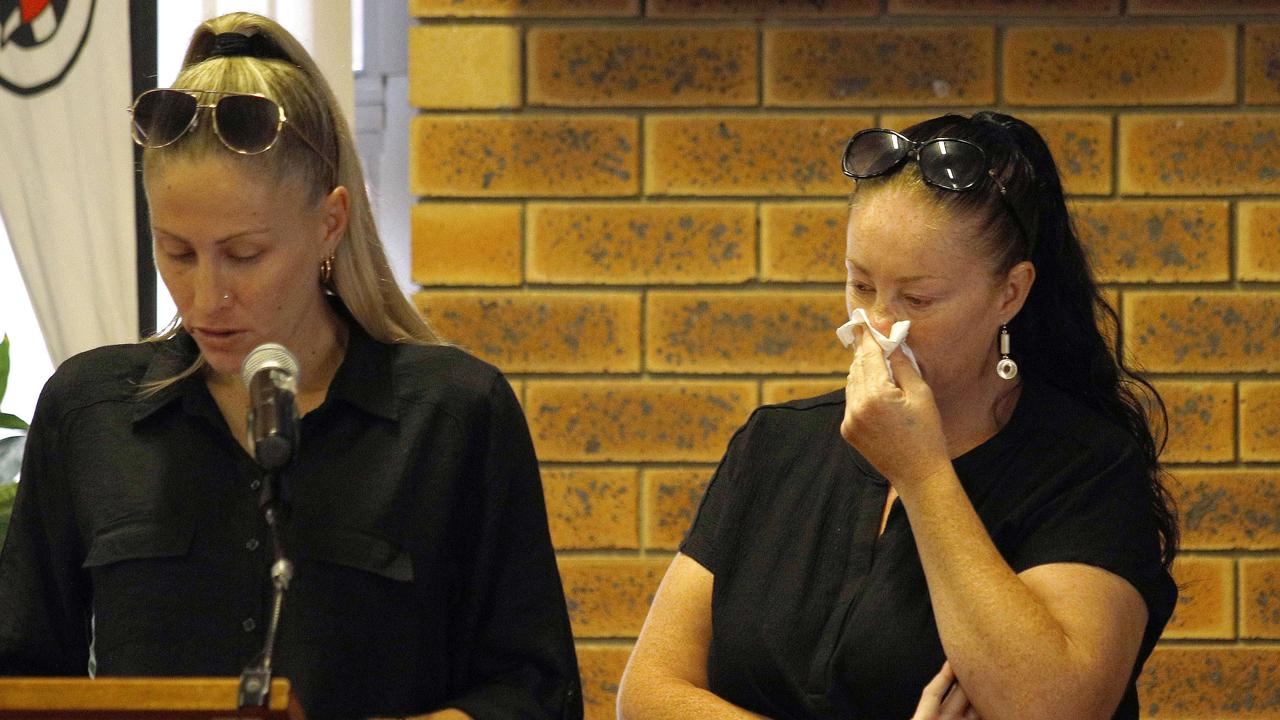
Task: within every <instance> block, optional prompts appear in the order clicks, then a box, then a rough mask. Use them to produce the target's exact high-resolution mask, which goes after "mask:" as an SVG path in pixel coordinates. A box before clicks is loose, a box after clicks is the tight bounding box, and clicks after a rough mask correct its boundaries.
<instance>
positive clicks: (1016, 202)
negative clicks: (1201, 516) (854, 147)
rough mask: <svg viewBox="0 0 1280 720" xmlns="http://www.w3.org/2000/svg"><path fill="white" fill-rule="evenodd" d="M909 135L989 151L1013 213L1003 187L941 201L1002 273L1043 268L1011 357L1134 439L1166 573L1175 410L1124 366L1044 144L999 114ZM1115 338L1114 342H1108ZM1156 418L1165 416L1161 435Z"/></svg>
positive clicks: (1113, 323)
mask: <svg viewBox="0 0 1280 720" xmlns="http://www.w3.org/2000/svg"><path fill="white" fill-rule="evenodd" d="M903 134H905V135H906V136H907V137H909V138H911V139H913V140H916V141H923V140H927V139H931V138H936V137H952V138H959V139H964V140H970V141H972V142H974V143H976V144H977V145H979V146H980V147H982V148H983V151H984V152H986V153H987V156H988V162H989V163H990V165H991V167H992V169H993V170H994V171H995V174H996V177H997V178H999V179H1000V181H1001V184H1003V185H1004V186H1005V189H1006V198H1007V199H1008V201H1009V204H1010V205H1011V206H1012V209H1013V210H1014V211H1015V212H1014V213H1013V214H1011V213H1010V212H1009V211H1008V208H1006V207H1005V205H1004V203H1003V202H1002V201H1001V200H1000V195H999V191H998V190H997V189H995V188H989V189H984V188H979V189H977V190H975V191H974V192H963V193H942V194H941V195H942V201H943V202H944V203H945V204H947V205H949V206H952V207H954V208H955V209H956V210H957V211H960V212H976V213H977V214H978V215H977V216H978V217H982V218H984V219H985V224H986V228H987V230H988V232H986V233H985V237H986V239H987V240H988V242H989V243H990V244H991V247H990V251H991V255H992V257H994V258H997V262H996V265H997V270H998V271H999V272H1007V271H1008V270H1009V269H1010V268H1012V267H1013V266H1014V265H1016V264H1017V263H1018V262H1019V261H1021V260H1026V259H1030V260H1031V262H1032V264H1034V265H1035V268H1036V280H1035V283H1034V284H1033V285H1032V287H1031V292H1030V294H1029V295H1028V296H1027V300H1026V304H1025V305H1023V307H1022V310H1021V311H1020V312H1019V313H1018V315H1017V316H1016V317H1014V318H1013V320H1011V321H1010V322H1009V334H1010V335H1011V337H1012V338H1013V339H1014V343H1013V353H1012V355H1013V357H1014V359H1015V360H1016V361H1017V363H1018V365H1019V366H1020V367H1023V368H1026V369H1027V370H1028V371H1029V372H1032V373H1034V374H1035V375H1036V376H1037V377H1039V378H1041V379H1043V380H1044V381H1045V382H1047V383H1050V384H1052V385H1054V386H1056V387H1058V388H1060V389H1061V390H1063V391H1065V392H1067V393H1069V394H1071V395H1073V396H1075V397H1078V398H1080V399H1081V400H1083V401H1084V402H1085V403H1086V404H1087V405H1089V406H1090V407H1092V408H1094V409H1096V410H1098V411H1100V412H1101V413H1103V414H1104V415H1105V416H1107V417H1109V418H1111V419H1112V420H1113V421H1115V422H1116V423H1117V424H1118V425H1120V427H1122V428H1123V429H1124V430H1125V431H1127V432H1128V434H1129V435H1130V436H1131V437H1132V438H1133V440H1134V442H1135V443H1136V444H1137V446H1138V448H1139V449H1140V451H1141V453H1142V457H1143V459H1144V461H1145V462H1144V465H1145V467H1146V470H1147V473H1148V477H1149V483H1148V487H1149V491H1150V492H1149V501H1150V504H1151V510H1152V513H1153V515H1154V517H1155V520H1156V523H1157V526H1158V529H1159V532H1160V536H1161V541H1162V560H1163V562H1164V564H1165V567H1168V566H1169V564H1170V563H1172V561H1173V558H1174V556H1175V555H1176V554H1177V550H1178V536H1179V532H1178V521H1177V514H1176V511H1175V504H1174V500H1173V498H1172V496H1171V495H1170V493H1169V491H1168V489H1167V488H1166V487H1165V485H1164V482H1163V479H1164V475H1165V474H1164V472H1163V470H1162V469H1161V467H1160V462H1159V455H1160V451H1161V450H1162V449H1163V448H1164V445H1165V442H1166V440H1167V438H1168V429H1167V428H1168V413H1167V411H1166V409H1165V406H1164V401H1163V400H1161V398H1160V394H1159V393H1158V392H1156V390H1155V388H1154V387H1152V386H1151V383H1149V382H1148V381H1147V380H1145V379H1144V378H1142V377H1141V376H1140V375H1138V374H1137V373H1136V372H1135V371H1134V370H1133V369H1132V368H1130V367H1129V365H1128V364H1127V363H1126V362H1125V359H1124V356H1123V353H1122V352H1121V342H1120V332H1121V327H1120V321H1119V317H1118V316H1117V314H1116V311H1115V309H1114V308H1112V307H1111V305H1110V304H1109V303H1108V302H1107V300H1106V298H1104V297H1103V296H1102V294H1101V293H1100V292H1099V289H1098V286H1097V283H1095V282H1094V279H1093V272H1092V269H1091V267H1090V264H1089V259H1088V257H1087V255H1086V253H1085V250H1084V247H1083V245H1081V243H1080V240H1079V238H1078V237H1077V235H1076V233H1075V230H1074V228H1073V227H1072V223H1071V216H1070V214H1069V213H1068V211H1067V205H1066V198H1065V195H1064V193H1063V190H1062V181H1061V179H1060V178H1059V176H1058V168H1057V165H1056V164H1055V163H1054V161H1053V156H1052V155H1051V154H1050V152H1049V148H1048V146H1047V145H1046V144H1045V142H1044V139H1043V138H1042V137H1041V136H1040V134H1039V133H1038V132H1036V130H1035V129H1034V128H1032V127H1031V126H1030V125H1028V124H1027V123H1025V122H1023V121H1021V120H1018V119H1017V118H1014V117H1011V116H1009V115H1003V114H1000V113H994V112H981V113H978V114H976V115H974V116H973V117H972V118H965V117H962V116H959V115H947V116H943V117H940V118H935V119H933V120H929V121H926V122H923V123H920V124H918V125H915V126H913V127H912V128H910V129H908V130H907V131H905V132H904V133H903ZM988 184H990V182H989V181H988ZM1025 236H1029V237H1025ZM1108 336H1109V337H1111V338H1113V339H1114V340H1115V342H1114V343H1111V344H1109V343H1108V342H1107V337H1108ZM1151 416H1155V417H1157V418H1158V420H1159V422H1158V423H1157V427H1158V428H1159V431H1160V432H1159V438H1158V439H1157V438H1156V437H1155V435H1154V434H1153V432H1152V426H1151V419H1150V418H1151Z"/></svg>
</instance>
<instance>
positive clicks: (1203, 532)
mask: <svg viewBox="0 0 1280 720" xmlns="http://www.w3.org/2000/svg"><path fill="white" fill-rule="evenodd" d="M1169 487H1170V490H1171V491H1172V492H1173V495H1174V498H1175V499H1176V501H1177V504H1178V511H1179V514H1180V516H1181V523H1180V525H1181V527H1182V542H1183V546H1184V547H1186V548H1187V549H1193V550H1232V549H1243V550H1280V474H1277V473H1276V472H1275V471H1274V470H1178V471H1177V472H1175V473H1174V479H1173V480H1172V481H1171V482H1170V485H1169Z"/></svg>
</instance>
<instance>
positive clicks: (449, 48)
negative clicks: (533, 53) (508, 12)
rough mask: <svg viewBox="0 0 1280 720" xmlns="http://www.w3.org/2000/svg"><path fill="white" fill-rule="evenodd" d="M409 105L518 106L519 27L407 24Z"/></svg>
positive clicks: (433, 106) (446, 107) (432, 106)
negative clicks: (462, 69) (458, 70)
mask: <svg viewBox="0 0 1280 720" xmlns="http://www.w3.org/2000/svg"><path fill="white" fill-rule="evenodd" d="M450 67H465V68H466V69H467V71H466V72H464V73H460V72H446V71H442V68H450ZM409 103H410V104H411V105H414V106H415V107H421V108H441V109H450V110H458V109H489V108H514V107H519V106H520V30H519V28H516V27H513V26H510V25H418V26H414V27H410V28H409Z"/></svg>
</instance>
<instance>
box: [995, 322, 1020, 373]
mask: <svg viewBox="0 0 1280 720" xmlns="http://www.w3.org/2000/svg"><path fill="white" fill-rule="evenodd" d="M996 374H997V375H999V376H1000V377H1002V378H1004V379H1005V380H1012V379H1014V378H1015V377H1017V376H1018V363H1016V362H1014V361H1013V358H1010V357H1009V326H1008V325H1001V326H1000V362H998V363H996Z"/></svg>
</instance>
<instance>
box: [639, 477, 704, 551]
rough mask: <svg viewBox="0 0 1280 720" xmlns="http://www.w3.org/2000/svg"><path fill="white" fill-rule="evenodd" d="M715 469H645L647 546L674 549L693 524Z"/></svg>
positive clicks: (645, 543)
mask: <svg viewBox="0 0 1280 720" xmlns="http://www.w3.org/2000/svg"><path fill="white" fill-rule="evenodd" d="M714 472H715V470H714V468H710V467H706V468H698V469H688V468H670V469H662V470H646V471H645V473H644V487H645V496H646V497H647V499H648V506H647V508H646V520H645V541H644V546H645V547H646V548H656V549H659V550H675V549H676V548H677V547H679V545H680V543H681V541H683V540H684V536H685V533H687V532H689V528H690V527H691V526H692V525H693V518H694V517H695V516H696V515H697V514H698V505H700V504H701V503H702V494H703V493H704V492H706V489H707V482H708V481H709V480H711V475H712V474H713V473H714Z"/></svg>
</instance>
